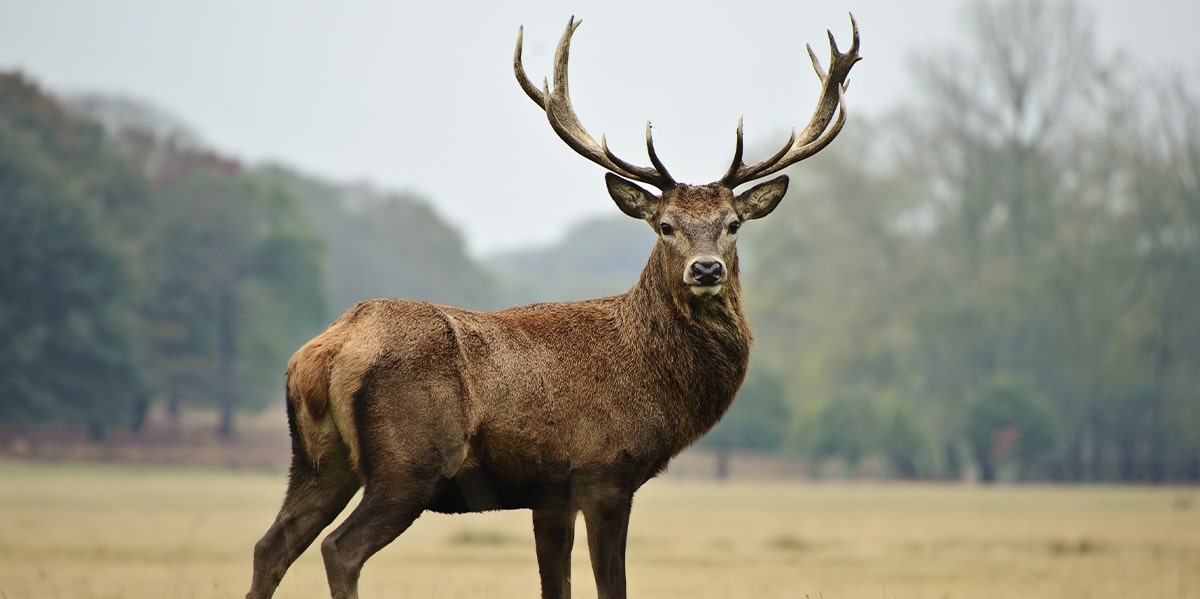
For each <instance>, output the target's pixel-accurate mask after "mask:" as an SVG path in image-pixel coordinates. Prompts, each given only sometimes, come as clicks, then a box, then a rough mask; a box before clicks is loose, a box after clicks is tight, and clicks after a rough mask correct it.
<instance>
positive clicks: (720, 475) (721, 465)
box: [714, 447, 730, 480]
mask: <svg viewBox="0 0 1200 599" xmlns="http://www.w3.org/2000/svg"><path fill="white" fill-rule="evenodd" d="M714 453H715V454H716V456H717V480H729V453H730V452H729V449H728V448H725V447H718V448H717V449H716V451H715V452H714Z"/></svg>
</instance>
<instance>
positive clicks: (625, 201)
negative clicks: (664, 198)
mask: <svg viewBox="0 0 1200 599" xmlns="http://www.w3.org/2000/svg"><path fill="white" fill-rule="evenodd" d="M604 183H605V184H607V185H608V195H610V196H612V199H613V201H614V202H616V203H617V208H620V209H621V212H624V213H625V214H628V215H629V216H632V217H634V218H640V219H642V220H650V218H652V217H653V216H654V213H655V212H656V210H657V208H658V196H656V195H654V194H652V193H650V192H648V191H646V190H645V189H642V188H641V187H638V186H637V185H634V184H633V183H632V182H631V181H627V180H625V179H622V178H621V177H618V176H617V175H614V174H612V173H606V174H605V175H604Z"/></svg>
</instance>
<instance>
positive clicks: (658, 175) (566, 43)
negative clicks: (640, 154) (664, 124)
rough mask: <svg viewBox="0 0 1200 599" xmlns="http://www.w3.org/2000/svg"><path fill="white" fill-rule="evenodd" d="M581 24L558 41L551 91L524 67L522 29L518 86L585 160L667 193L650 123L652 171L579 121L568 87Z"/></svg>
mask: <svg viewBox="0 0 1200 599" xmlns="http://www.w3.org/2000/svg"><path fill="white" fill-rule="evenodd" d="M580 23H582V21H576V20H575V17H571V20H570V21H568V22H567V30H566V31H564V32H563V35H562V39H560V40H559V41H558V49H557V50H556V51H555V52H554V91H550V87H549V84H548V83H546V82H545V80H543V82H542V89H538V88H537V87H536V86H535V85H534V84H533V82H532V81H530V80H529V76H528V75H526V74H525V67H524V65H522V64H521V45H522V41H523V38H524V37H525V28H524V27H521V29H520V30H519V31H518V33H517V50H516V53H515V54H514V55H513V70H514V71H515V72H516V75H517V83H520V84H521V89H523V90H525V94H526V95H528V96H529V98H530V99H531V100H533V101H534V102H535V103H537V105H538V106H539V107H541V108H542V109H543V110H545V111H546V118H547V119H548V120H549V121H550V127H551V128H553V129H554V132H555V133H557V134H558V136H559V137H561V138H562V140H563V141H565V142H567V145H568V146H571V149H573V150H575V151H576V152H578V153H579V154H580V155H581V156H583V157H584V158H587V159H588V160H591V161H592V162H595V163H596V164H599V165H600V166H602V167H604V168H606V169H608V170H610V171H612V172H614V173H616V174H618V175H621V176H622V177H625V178H628V179H633V180H634V181H640V182H642V183H646V184H649V185H653V186H655V187H657V188H659V189H660V190H664V191H665V190H667V189H670V188H672V187H675V185H676V184H675V180H674V179H672V178H671V175H670V174H669V173H667V169H666V167H664V166H663V164H662V162H661V161H659V159H658V155H657V154H655V153H654V138H653V137H652V136H651V134H650V121H646V150H647V152H649V154H650V162H651V163H652V164H653V165H654V168H652V169H651V168H647V167H644V166H637V165H634V164H630V163H628V162H626V161H624V160H621V159H620V158H618V157H617V155H616V154H613V153H612V151H611V150H609V149H608V142H607V141H606V140H605V138H604V136H603V135H601V136H600V143H599V144H597V143H596V140H595V139H594V138H593V137H592V136H591V135H590V134H588V132H587V130H586V129H584V128H583V125H582V124H581V123H580V122H579V117H578V116H576V115H575V109H574V108H572V107H571V96H570V91H569V88H568V85H567V58H568V55H569V54H570V50H571V35H572V34H573V33H575V28H576V27H579V24H580ZM740 139H741V137H740V135H739V144H740V143H741V142H740Z"/></svg>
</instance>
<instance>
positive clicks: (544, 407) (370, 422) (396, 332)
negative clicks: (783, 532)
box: [246, 15, 860, 599]
mask: <svg viewBox="0 0 1200 599" xmlns="http://www.w3.org/2000/svg"><path fill="white" fill-rule="evenodd" d="M850 22H851V29H852V36H853V40H852V43H851V45H850V48H849V49H848V50H847V51H846V52H844V53H843V52H841V51H839V50H838V47H837V43H836V41H835V40H834V36H833V33H832V32H829V43H830V56H831V58H830V65H829V70H828V71H825V70H824V69H823V68H822V66H821V63H820V61H819V60H818V58H817V55H816V53H815V52H813V49H812V46H811V45H809V46H808V53H809V57H810V58H811V60H812V64H813V68H814V70H815V71H816V73H817V76H818V77H819V78H820V80H821V92H820V96H819V98H818V103H817V107H816V109H815V110H814V112H813V115H812V117H811V119H810V121H809V123H808V125H807V126H806V127H805V128H804V129H803V131H801V133H800V134H799V135H797V134H796V131H795V129H793V130H792V133H791V136H790V137H789V139H788V141H787V143H786V144H785V145H784V146H783V148H781V149H780V150H779V151H777V152H775V153H774V154H773V155H771V156H770V157H768V158H766V159H765V160H763V161H761V162H756V163H753V164H746V163H745V162H743V159H742V151H743V137H742V122H741V119H740V118H739V121H738V127H737V139H736V145H735V150H734V156H733V161H732V163H731V164H730V166H729V169H728V170H727V171H726V172H725V174H724V175H723V176H722V177H721V178H720V179H719V180H717V181H715V182H713V183H709V184H706V185H689V184H681V183H677V182H676V181H675V180H674V179H673V178H672V177H671V175H670V174H669V173H668V172H667V169H666V167H665V166H663V163H662V162H661V161H660V160H659V158H658V155H657V154H656V153H655V150H654V140H653V137H652V135H651V126H650V123H649V122H647V123H646V149H647V152H648V154H649V159H650V163H651V166H649V167H647V166H639V165H635V164H632V163H629V162H626V161H625V160H622V159H621V158H618V157H617V156H616V155H615V154H614V153H613V152H612V151H611V150H610V149H609V148H608V144H607V141H606V139H605V137H604V136H601V139H600V142H599V143H597V142H596V141H595V138H593V137H592V136H591V135H590V134H589V133H588V132H587V131H586V130H585V129H584V127H583V126H582V124H581V123H580V121H579V118H578V117H577V115H576V114H575V111H574V109H573V108H572V106H571V99H570V95H569V90H568V82H567V62H568V55H569V52H570V45H571V37H572V35H573V34H574V32H575V29H576V28H577V27H578V26H579V24H580V21H578V20H576V19H575V18H574V17H572V18H571V20H570V21H568V23H567V27H566V31H564V32H563V34H562V37H561V39H560V40H559V43H558V46H557V49H556V51H555V55H554V70H553V83H554V86H553V89H551V88H550V84H549V82H548V81H545V80H543V82H542V86H541V88H539V87H538V86H536V85H535V84H534V83H533V82H532V81H531V80H530V79H529V77H528V75H526V73H525V68H524V66H523V62H522V58H521V46H522V39H523V37H524V27H522V28H520V29H519V30H518V34H517V45H516V51H515V54H514V57H513V69H514V72H515V74H516V78H517V82H518V83H519V84H520V86H521V89H522V90H523V91H524V92H525V94H526V95H528V96H529V98H530V99H531V100H533V102H534V103H535V104H537V106H538V108H539V109H540V110H542V111H544V113H545V116H546V118H547V120H548V121H549V123H550V127H551V128H552V129H553V130H554V132H555V133H556V134H557V135H558V136H559V137H560V138H562V140H563V141H564V142H566V144H567V145H568V146H569V147H570V148H571V149H572V150H574V151H575V152H577V153H578V154H580V155H582V156H583V157H584V158H587V159H588V160H590V161H592V162H594V163H596V164H597V165H599V166H601V167H603V168H604V169H605V170H606V171H607V173H606V174H605V183H606V186H607V190H608V193H609V195H610V196H611V197H612V200H613V201H614V202H615V203H616V205H617V207H618V208H619V209H620V210H621V212H623V213H625V214H627V215H629V216H631V217H633V218H637V219H641V220H643V221H645V222H647V223H648V224H649V225H650V227H651V228H652V229H653V231H654V232H655V233H656V235H657V241H656V243H655V245H654V247H653V249H652V250H651V252H650V256H649V258H648V259H647V261H646V266H645V268H644V269H643V270H642V273H641V275H640V276H639V278H638V280H637V282H636V283H635V284H634V286H633V287H632V288H631V289H630V290H629V291H628V292H626V293H624V294H622V295H616V296H611V297H603V298H599V299H591V300H585V301H578V302H566V303H546V304H534V305H528V306H520V307H513V308H508V309H504V310H499V311H493V312H479V311H471V310H465V309H460V308H455V307H450V306H443V305H437V304H432V303H427V302H420V301H409V300H401V299H376V300H368V301H363V302H360V303H358V304H357V305H355V306H354V307H352V308H351V309H350V310H348V311H347V312H346V313H345V314H343V315H342V316H340V317H339V318H337V319H336V320H335V321H334V322H333V323H332V324H330V325H329V327H328V328H326V329H325V330H324V331H323V332H321V333H320V334H318V335H317V336H316V337H315V338H314V339H312V340H311V341H309V342H308V343H307V344H305V345H304V346H302V347H301V348H300V349H299V350H297V351H296V353H295V355H294V356H293V357H292V358H291V360H290V361H289V363H288V367H287V373H286V384H285V387H286V408H287V417H288V426H289V430H290V433H291V444H292V448H291V451H292V462H291V467H290V472H289V477H288V483H287V490H286V492H285V496H284V500H283V505H282V507H281V508H280V510H279V513H278V515H277V516H276V518H275V521H274V522H273V523H272V525H271V526H270V528H269V529H268V530H267V532H266V534H265V535H264V536H263V537H262V539H261V540H260V541H259V542H258V543H257V544H256V545H255V547H254V562H253V564H254V568H253V577H252V582H251V588H250V591H249V593H248V594H247V595H246V596H247V598H248V599H262V598H267V597H271V596H272V595H273V594H274V592H275V589H276V588H277V586H278V585H279V583H280V581H281V580H282V578H283V576H284V574H285V573H286V572H287V570H288V568H289V567H290V566H291V564H292V563H293V562H294V561H295V560H296V559H297V558H298V557H299V556H300V554H301V553H302V552H303V551H304V550H305V549H306V548H307V547H308V546H309V545H311V544H312V542H313V541H314V540H315V539H316V537H317V536H318V535H319V534H320V533H321V531H323V530H324V529H325V528H326V527H328V526H329V525H330V524H331V523H332V522H333V521H334V519H335V518H336V517H337V516H338V515H339V514H340V513H341V512H342V510H343V509H344V508H345V507H346V505H347V504H348V503H349V502H350V500H351V499H352V498H353V496H354V495H355V494H356V493H357V492H358V490H359V489H360V488H361V489H362V497H361V499H360V501H359V503H358V505H357V506H356V507H355V508H354V510H353V511H352V512H351V513H350V514H349V516H348V517H347V518H346V519H345V521H344V522H343V523H342V524H340V525H339V526H337V527H336V528H335V529H334V530H333V531H332V532H331V533H330V534H329V535H328V536H326V537H325V539H324V540H322V542H321V545H320V547H321V554H322V557H323V559H324V565H325V571H326V577H327V579H328V583H329V588H330V592H331V596H332V597H334V598H335V599H350V598H354V597H357V596H358V580H359V575H360V573H361V571H362V567H363V564H364V563H365V562H366V560H367V559H368V558H370V557H371V556H372V555H373V554H375V553H376V552H377V551H379V550H380V549H382V548H383V547H385V546H386V545H388V544H389V543H391V542H392V541H394V540H395V539H396V538H397V537H398V536H399V535H400V534H401V533H403V532H404V531H405V530H406V529H407V528H408V527H409V526H410V525H411V524H412V523H413V522H414V521H415V520H416V519H417V518H418V517H419V516H420V515H421V514H422V513H423V512H425V511H433V512H438V513H450V514H454V513H469V512H482V511H489V510H510V509H529V510H531V511H532V515H533V536H534V549H535V553H536V556H537V564H538V573H539V576H540V584H541V596H542V597H543V599H565V598H568V597H570V595H571V580H570V572H571V566H570V563H571V550H572V547H573V545H574V537H575V524H576V519H577V516H578V515H579V514H580V513H582V514H583V519H584V525H585V531H586V535H587V545H588V552H589V555H590V558H591V566H592V572H593V575H594V578H595V584H596V589H597V595H598V597H599V598H600V599H624V598H625V597H626V580H625V546H626V539H627V536H628V530H629V515H630V511H631V508H632V503H633V496H634V493H635V492H636V491H637V490H638V489H639V488H640V487H641V486H642V485H643V484H645V483H646V482H647V481H649V480H650V479H651V478H653V477H655V476H657V475H658V474H660V473H661V472H663V470H664V469H665V468H666V466H667V464H668V462H669V461H670V460H671V458H673V457H674V456H675V455H677V454H678V453H679V452H681V451H682V450H683V449H684V448H686V447H688V446H689V445H691V444H692V443H693V442H695V441H696V440H697V439H698V438H700V437H701V436H702V435H703V434H704V433H705V432H707V431H708V430H709V429H711V428H712V427H713V426H714V425H715V424H716V423H717V421H718V420H719V419H720V418H721V416H722V415H723V414H724V413H725V412H726V410H727V409H728V408H729V406H730V404H731V403H732V402H733V400H734V397H735V395H736V394H737V391H738V388H739V387H740V386H741V384H742V380H743V378H744V377H745V374H746V371H747V368H748V366H749V358H750V346H751V339H752V335H751V331H750V325H749V321H748V320H747V317H746V315H745V312H744V308H743V303H742V290H741V285H740V280H739V270H738V255H737V249H736V242H737V236H738V232H739V229H740V227H741V226H742V224H743V223H744V222H746V221H749V220H754V219H758V218H762V217H764V216H767V215H768V214H770V213H771V212H772V211H773V210H774V209H775V207H776V206H777V205H778V204H779V203H780V201H781V200H782V199H783V197H784V194H785V193H786V192H787V186H788V177H787V175H780V176H778V177H775V178H773V179H770V180H767V181H765V182H762V183H758V184H756V185H755V186H753V187H751V188H749V189H747V190H745V191H742V192H740V193H734V189H735V188H737V187H739V186H741V185H743V184H745V183H749V182H753V181H757V180H759V179H762V178H765V177H767V176H769V175H773V174H775V173H777V172H778V171H780V170H781V169H783V168H785V167H787V166H789V165H792V164H795V163H797V162H799V161H801V160H804V159H806V158H808V157H810V156H812V155H814V154H816V153H817V152H819V151H821V150H822V149H824V148H825V147H826V146H828V145H829V143H830V142H832V141H833V139H834V138H835V137H836V136H837V135H838V133H839V132H840V131H841V129H842V127H843V126H844V124H845V122H846V106H845V96H844V94H845V91H846V85H847V84H846V77H847V75H848V74H849V72H850V68H851V67H852V66H853V65H854V64H855V63H856V62H857V61H858V60H860V57H859V55H858V48H859V35H858V24H857V23H856V22H855V20H854V16H853V15H851V16H850ZM835 113H836V115H837V118H836V120H834V115H835ZM831 123H832V125H831ZM639 183H641V184H644V185H647V186H651V187H654V188H657V189H658V191H659V192H660V193H659V194H655V193H652V192H651V191H648V190H647V189H646V188H645V187H642V186H641V185H638V184H639Z"/></svg>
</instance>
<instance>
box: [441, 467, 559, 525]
mask: <svg viewBox="0 0 1200 599" xmlns="http://www.w3.org/2000/svg"><path fill="white" fill-rule="evenodd" d="M555 478H556V477H537V478H525V479H524V480H522V479H514V478H509V477H497V476H494V475H493V474H492V473H491V472H489V471H488V470H487V469H486V468H483V467H476V468H471V469H468V470H464V471H463V472H462V473H460V474H459V475H458V476H455V477H454V478H450V479H446V480H445V481H444V482H443V483H442V487H441V489H440V491H439V492H438V494H437V496H436V497H435V498H434V500H433V501H432V502H431V503H430V505H429V507H428V508H427V509H429V510H430V511H434V512H439V513H442V514H465V513H470V512H487V511H492V510H517V509H547V508H559V507H563V506H565V505H567V503H568V501H569V497H570V492H569V486H568V484H567V481H566V480H565V478H564V479H561V480H555Z"/></svg>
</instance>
